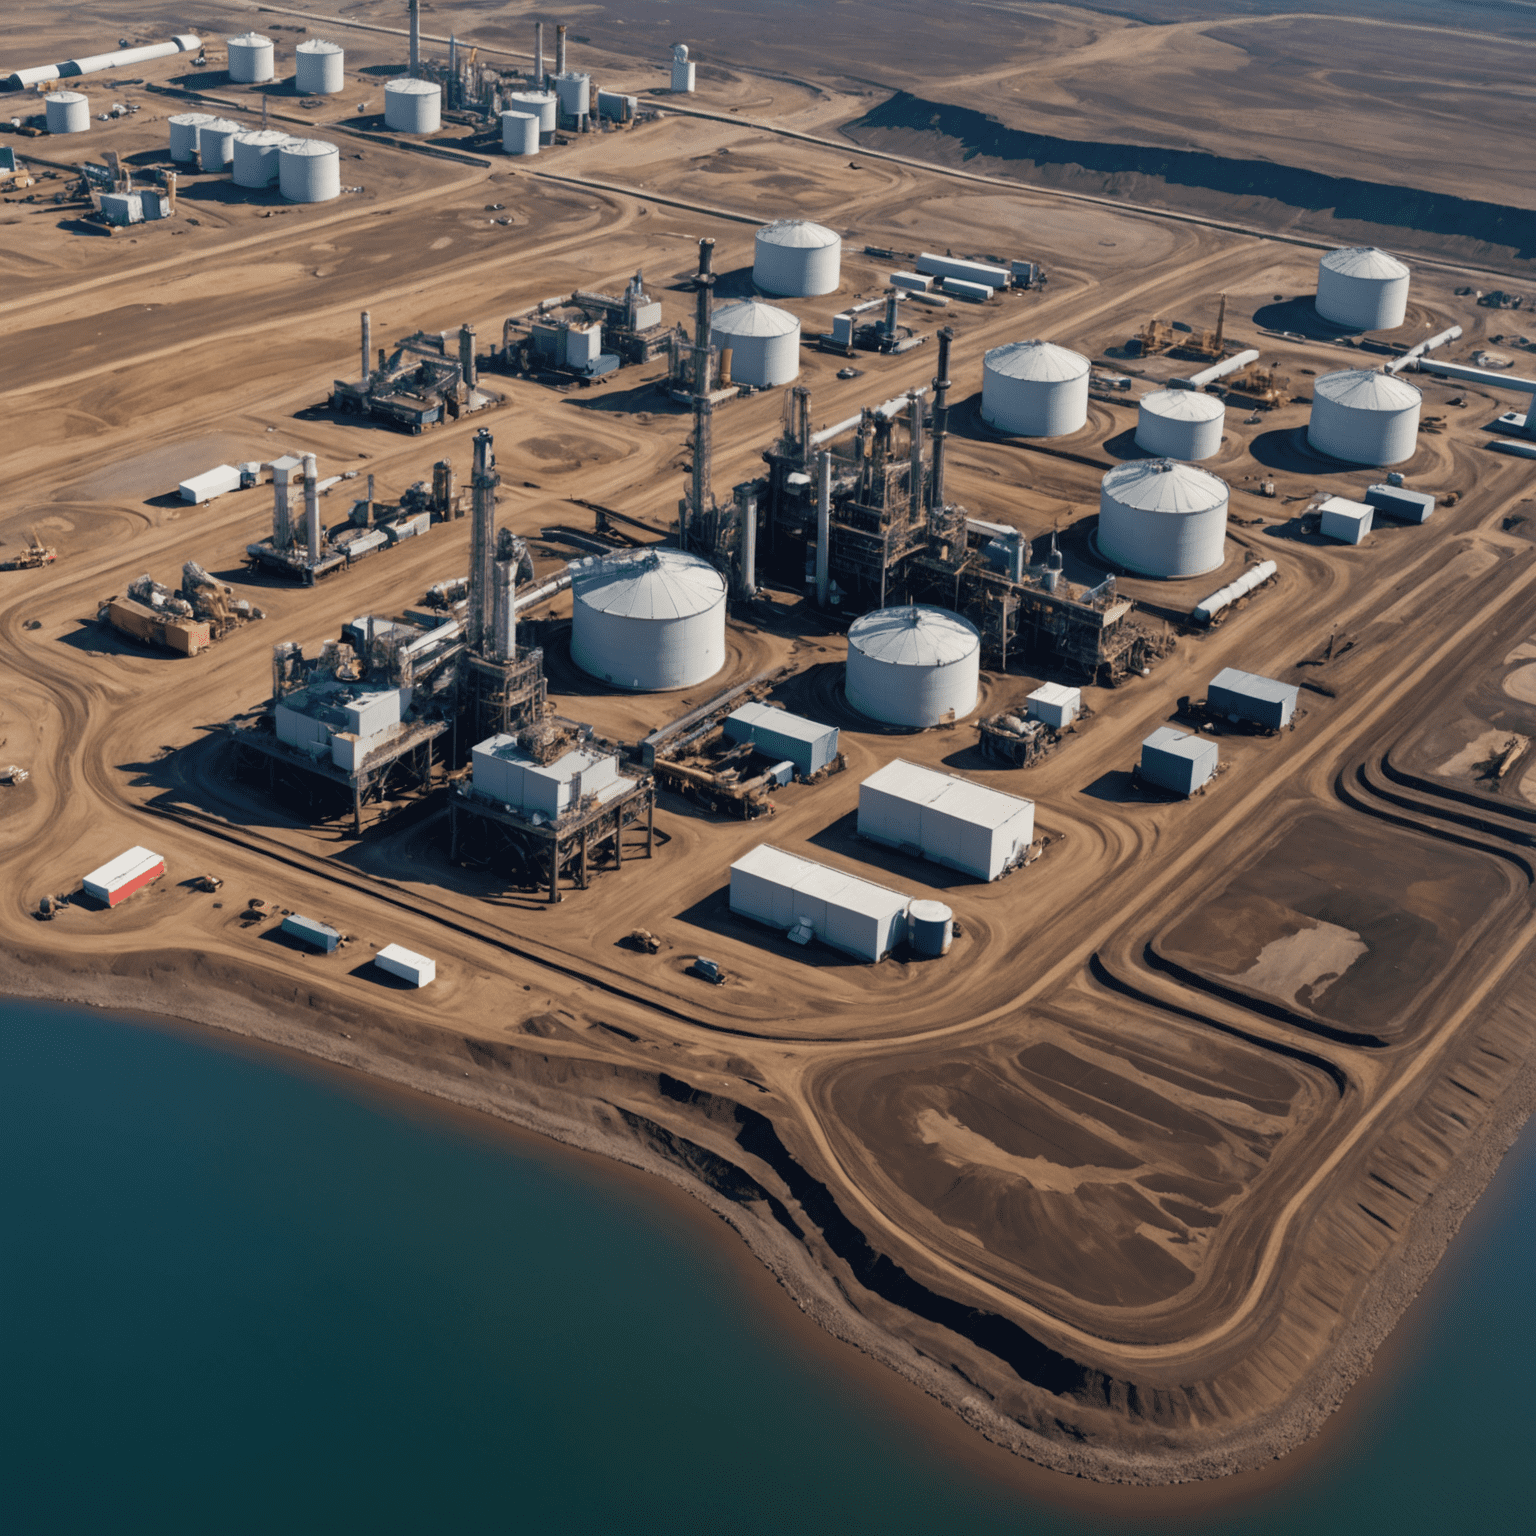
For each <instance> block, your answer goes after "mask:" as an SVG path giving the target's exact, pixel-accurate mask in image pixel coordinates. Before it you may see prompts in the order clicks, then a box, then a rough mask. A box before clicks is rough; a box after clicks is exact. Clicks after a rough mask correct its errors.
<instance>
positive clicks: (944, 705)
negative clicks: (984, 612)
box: [845, 604, 981, 729]
mask: <svg viewBox="0 0 1536 1536" xmlns="http://www.w3.org/2000/svg"><path fill="white" fill-rule="evenodd" d="M980 677H981V634H980V632H979V631H978V630H977V628H976V626H975V625H974V624H972V623H971V622H970V621H969V620H968V619H963V618H961V617H960V615H959V614H958V613H951V612H950V611H949V610H948V609H947V608H930V607H927V606H924V605H922V604H913V605H911V606H908V607H902V608H881V609H878V610H877V611H876V612H874V613H866V614H865V615H864V617H863V618H861V619H855V620H854V621H853V623H852V624H850V625H849V626H848V670H847V679H846V684H845V692H846V693H847V695H848V702H849V703H850V704H851V705H852V706H853V707H854V708H855V709H856V710H858V712H859V713H860V714H861V715H868V716H869V718H870V719H871V720H883V721H884V722H885V723H886V724H887V725H904V726H909V727H911V728H913V729H920V728H922V727H924V726H929V725H938V724H939V723H940V721H942V720H944V719H946V718H952V719H955V720H959V719H962V718H963V717H964V716H966V715H968V714H970V712H971V711H972V710H973V709H975V708H976V696H977V691H978V687H979V684H980Z"/></svg>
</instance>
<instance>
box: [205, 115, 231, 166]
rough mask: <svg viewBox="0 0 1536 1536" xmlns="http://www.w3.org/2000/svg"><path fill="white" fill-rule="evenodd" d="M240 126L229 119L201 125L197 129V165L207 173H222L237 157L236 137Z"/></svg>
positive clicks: (221, 118) (215, 120)
mask: <svg viewBox="0 0 1536 1536" xmlns="http://www.w3.org/2000/svg"><path fill="white" fill-rule="evenodd" d="M239 132H240V124H239V123H232V122H231V121H230V120H229V119H228V118H227V117H216V118H214V119H213V121H212V122H207V123H199V124H198V128H197V163H198V166H199V168H200V169H202V170H205V171H222V170H223V169H224V167H225V166H227V165H228V164H229V163H230V161H231V160H233V159H234V156H235V136H236V135H237V134H238V133H239Z"/></svg>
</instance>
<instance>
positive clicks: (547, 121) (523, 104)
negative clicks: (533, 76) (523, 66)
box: [502, 91, 558, 134]
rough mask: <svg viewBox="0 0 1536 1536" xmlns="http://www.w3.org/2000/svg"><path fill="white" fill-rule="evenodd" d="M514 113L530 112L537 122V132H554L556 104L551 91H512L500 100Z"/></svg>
mask: <svg viewBox="0 0 1536 1536" xmlns="http://www.w3.org/2000/svg"><path fill="white" fill-rule="evenodd" d="M502 99H503V100H504V101H505V102H506V104H507V106H508V107H509V108H511V110H512V111H514V112H531V113H533V115H534V116H535V117H536V118H538V120H539V132H540V133H541V134H544V133H553V132H554V131H555V112H556V110H557V106H558V104H557V103H556V101H555V93H554V92H553V91H513V92H512V93H511V94H510V95H508V96H505V97H503V98H502Z"/></svg>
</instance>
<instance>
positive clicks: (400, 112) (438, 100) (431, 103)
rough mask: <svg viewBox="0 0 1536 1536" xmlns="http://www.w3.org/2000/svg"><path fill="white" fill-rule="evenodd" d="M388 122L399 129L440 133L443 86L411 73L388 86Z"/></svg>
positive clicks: (386, 116)
mask: <svg viewBox="0 0 1536 1536" xmlns="http://www.w3.org/2000/svg"><path fill="white" fill-rule="evenodd" d="M384 126H385V127H386V128H393V129H395V131H396V132H397V133H436V132H437V130H438V129H439V128H441V127H442V126H443V88H442V87H441V86H440V85H436V84H434V83H433V82H432V81H431V80H413V79H411V77H410V76H409V75H406V76H402V77H401V78H400V79H399V80H391V81H390V82H389V84H388V85H386V86H385V87H384Z"/></svg>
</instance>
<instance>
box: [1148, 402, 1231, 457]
mask: <svg viewBox="0 0 1536 1536" xmlns="http://www.w3.org/2000/svg"><path fill="white" fill-rule="evenodd" d="M1226 422H1227V408H1226V406H1224V405H1223V404H1222V403H1221V401H1220V400H1218V399H1217V398H1216V396H1215V395H1206V394H1202V393H1201V392H1200V391H1199V390H1197V389H1160V390H1158V391H1157V392H1156V393H1155V394H1151V395H1144V396H1143V397H1142V400H1141V404H1140V405H1139V406H1138V407H1137V410H1136V446H1137V447H1138V448H1140V449H1142V450H1143V452H1146V453H1155V454H1156V455H1157V456H1158V457H1159V458H1163V459H1186V460H1197V459H1208V458H1210V457H1211V456H1212V455H1213V454H1216V453H1220V452H1221V429H1222V428H1223V427H1224V426H1225V425H1226Z"/></svg>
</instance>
